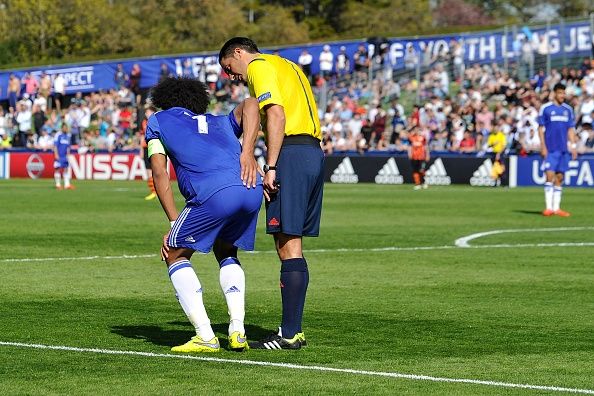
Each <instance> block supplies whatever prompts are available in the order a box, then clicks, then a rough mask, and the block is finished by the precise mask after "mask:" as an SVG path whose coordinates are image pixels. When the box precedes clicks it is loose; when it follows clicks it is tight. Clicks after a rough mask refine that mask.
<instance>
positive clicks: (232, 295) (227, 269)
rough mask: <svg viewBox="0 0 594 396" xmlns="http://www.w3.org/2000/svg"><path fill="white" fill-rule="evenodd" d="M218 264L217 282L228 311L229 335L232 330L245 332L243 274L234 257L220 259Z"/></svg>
mask: <svg viewBox="0 0 594 396" xmlns="http://www.w3.org/2000/svg"><path fill="white" fill-rule="evenodd" d="M219 265H220V266H221V270H220V272H219V283H220V285H221V290H222V291H223V294H224V295H225V300H226V301H227V310H228V312H229V335H231V333H233V332H234V331H239V332H240V333H241V334H245V327H244V324H243V322H244V320H245V274H244V272H243V269H242V268H241V265H239V260H237V258H235V257H228V258H226V259H224V260H221V263H220V264H219Z"/></svg>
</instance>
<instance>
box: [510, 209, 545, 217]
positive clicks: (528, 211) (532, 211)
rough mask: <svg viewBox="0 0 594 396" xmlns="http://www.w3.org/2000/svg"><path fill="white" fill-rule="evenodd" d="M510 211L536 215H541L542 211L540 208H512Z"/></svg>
mask: <svg viewBox="0 0 594 396" xmlns="http://www.w3.org/2000/svg"><path fill="white" fill-rule="evenodd" d="M512 212H514V213H521V214H527V215H538V216H542V211H541V210H523V209H522V210H512Z"/></svg>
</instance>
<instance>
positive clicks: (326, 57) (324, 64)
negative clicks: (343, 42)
mask: <svg viewBox="0 0 594 396" xmlns="http://www.w3.org/2000/svg"><path fill="white" fill-rule="evenodd" d="M319 60H320V75H321V76H322V77H326V76H330V75H331V74H332V66H333V64H334V54H332V52H330V46H329V45H328V44H326V45H325V46H324V50H323V51H322V52H321V53H320V58H319Z"/></svg>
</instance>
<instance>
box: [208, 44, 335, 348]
mask: <svg viewBox="0 0 594 396" xmlns="http://www.w3.org/2000/svg"><path fill="white" fill-rule="evenodd" d="M219 63H220V64H221V66H222V68H223V69H224V70H225V72H226V73H227V74H229V76H230V77H231V78H232V79H234V80H241V81H245V82H246V83H247V85H248V88H249V91H250V95H251V96H253V97H254V98H257V99H258V103H259V106H260V116H261V119H262V128H263V130H264V133H265V137H266V146H267V148H268V154H267V158H266V165H265V166H264V173H265V175H264V195H265V197H266V233H268V234H272V235H273V236H274V243H275V246H276V251H277V253H278V256H279V258H280V260H281V269H280V272H281V273H280V285H281V297H282V307H283V309H282V312H283V314H282V321H281V325H280V328H279V330H278V332H274V333H273V334H271V335H269V336H268V337H266V338H264V339H263V340H260V341H258V342H252V343H250V347H251V348H254V349H299V348H301V347H302V346H305V344H306V341H305V336H304V335H303V332H302V329H301V322H302V317H303V307H304V305H305V295H306V292H307V285H308V283H309V272H308V269H307V262H306V261H305V258H304V257H303V251H302V238H303V237H304V236H311V237H317V236H318V234H319V228H320V216H321V211H322V194H323V187H324V154H323V152H322V149H321V148H320V140H321V138H322V135H321V130H320V121H319V119H318V109H317V107H316V103H315V100H314V96H313V92H312V90H311V86H310V84H309V81H308V79H307V77H306V76H305V74H304V73H303V72H302V71H301V68H300V67H299V66H297V65H296V64H295V63H293V62H291V61H290V60H288V59H285V58H282V57H280V56H276V55H267V54H261V53H260V50H259V49H258V47H257V45H256V43H254V42H253V41H252V40H250V39H249V38H246V37H234V38H232V39H230V40H229V41H227V42H226V43H225V45H223V47H222V48H221V51H220V52H219ZM256 139H257V136H256V134H254V135H253V136H247V135H245V133H244V139H243V152H244V153H247V154H246V156H245V157H246V158H242V159H241V165H242V175H247V179H246V178H244V180H248V184H249V183H255V174H256V168H255V161H253V155H252V153H253V152H254V145H255V142H256ZM249 155H252V158H251V160H250V159H249V158H247V156H249ZM242 157H243V156H242ZM252 180H253V182H251V181H252ZM254 185H255V184H254Z"/></svg>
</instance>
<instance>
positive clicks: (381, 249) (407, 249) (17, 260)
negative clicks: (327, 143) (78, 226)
mask: <svg viewBox="0 0 594 396" xmlns="http://www.w3.org/2000/svg"><path fill="white" fill-rule="evenodd" d="M589 246H594V242H559V243H521V244H506V243H504V244H497V245H468V246H466V247H464V248H463V247H461V246H455V245H442V246H404V247H401V246H387V247H379V248H338V249H310V250H306V251H305V253H306V254H309V253H356V252H411V251H424V250H452V249H468V248H470V249H508V248H515V247H589ZM243 253H244V254H273V253H274V254H276V251H274V250H254V251H252V252H243ZM200 254H202V253H200ZM158 256H159V255H158V254H136V255H134V254H124V255H121V256H83V257H43V258H8V259H0V263H26V262H38V261H77V260H79V261H87V260H127V259H137V258H155V257H158Z"/></svg>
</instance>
